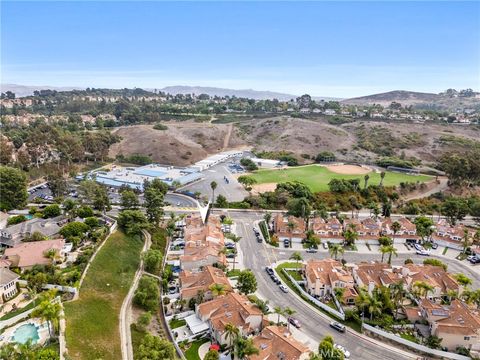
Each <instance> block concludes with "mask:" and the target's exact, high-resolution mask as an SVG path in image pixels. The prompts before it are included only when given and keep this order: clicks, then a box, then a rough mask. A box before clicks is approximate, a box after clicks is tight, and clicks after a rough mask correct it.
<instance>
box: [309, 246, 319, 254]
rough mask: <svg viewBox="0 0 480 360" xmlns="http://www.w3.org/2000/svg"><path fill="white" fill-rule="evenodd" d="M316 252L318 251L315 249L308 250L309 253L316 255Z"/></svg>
mask: <svg viewBox="0 0 480 360" xmlns="http://www.w3.org/2000/svg"><path fill="white" fill-rule="evenodd" d="M316 252H317V249H315V248H313V247H311V248H308V249H307V253H312V254H313V253H316Z"/></svg>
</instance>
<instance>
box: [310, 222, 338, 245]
mask: <svg viewBox="0 0 480 360" xmlns="http://www.w3.org/2000/svg"><path fill="white" fill-rule="evenodd" d="M309 225H310V230H312V231H313V233H314V234H315V235H317V236H318V237H319V238H320V239H325V240H339V239H343V237H342V232H343V227H342V224H341V223H340V221H339V220H338V219H337V218H336V217H331V218H329V219H328V220H324V219H322V218H321V217H315V218H313V219H311V220H310V222H309Z"/></svg>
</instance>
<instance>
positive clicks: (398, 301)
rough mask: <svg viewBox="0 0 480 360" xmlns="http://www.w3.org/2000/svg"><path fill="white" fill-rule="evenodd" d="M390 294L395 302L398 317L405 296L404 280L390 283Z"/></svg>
mask: <svg viewBox="0 0 480 360" xmlns="http://www.w3.org/2000/svg"><path fill="white" fill-rule="evenodd" d="M390 294H391V296H392V299H393V302H394V304H395V309H396V310H395V318H398V309H399V308H400V306H401V305H402V303H403V298H404V296H405V288H404V284H403V281H399V282H396V283H394V284H392V285H390Z"/></svg>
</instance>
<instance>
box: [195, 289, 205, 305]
mask: <svg viewBox="0 0 480 360" xmlns="http://www.w3.org/2000/svg"><path fill="white" fill-rule="evenodd" d="M204 299H205V290H203V289H200V290H198V292H197V299H196V303H197V304H201V303H202V302H203V300H204Z"/></svg>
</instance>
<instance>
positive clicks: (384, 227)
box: [381, 217, 419, 240]
mask: <svg viewBox="0 0 480 360" xmlns="http://www.w3.org/2000/svg"><path fill="white" fill-rule="evenodd" d="M394 222H397V223H399V224H400V229H399V230H398V231H397V232H395V231H394V230H393V223H394ZM381 235H385V236H389V237H391V238H393V239H402V240H406V239H415V240H417V239H419V237H418V236H417V227H416V226H415V224H414V223H412V222H411V221H410V220H409V219H407V218H404V217H401V218H398V219H392V218H390V217H388V218H385V219H384V220H383V221H382V224H381Z"/></svg>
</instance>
